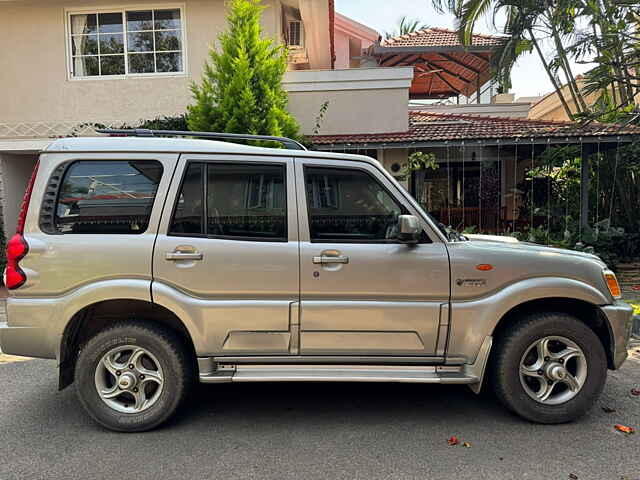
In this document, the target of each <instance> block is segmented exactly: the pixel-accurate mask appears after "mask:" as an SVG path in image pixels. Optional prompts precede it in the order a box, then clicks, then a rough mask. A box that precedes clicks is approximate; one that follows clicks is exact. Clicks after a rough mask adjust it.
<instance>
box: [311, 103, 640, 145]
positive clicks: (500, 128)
mask: <svg viewBox="0 0 640 480" xmlns="http://www.w3.org/2000/svg"><path fill="white" fill-rule="evenodd" d="M617 135H640V127H637V126H626V127H624V128H622V127H621V126H619V125H604V124H601V123H595V122H594V123H591V124H588V125H586V126H585V125H579V124H577V123H574V122H553V121H541V120H529V119H523V118H508V117H488V116H482V115H469V114H451V113H435V112H425V111H413V110H412V111H409V130H408V131H406V132H392V133H377V134H354V135H318V136H314V137H312V141H313V144H314V145H316V146H318V147H319V146H327V145H341V146H344V145H364V144H368V145H375V144H394V143H395V144H407V143H444V142H454V143H455V142H461V141H466V140H502V139H506V140H516V139H518V140H520V139H522V140H526V139H530V138H534V139H541V138H546V139H553V138H556V139H559V138H567V137H571V138H578V137H600V136H617Z"/></svg>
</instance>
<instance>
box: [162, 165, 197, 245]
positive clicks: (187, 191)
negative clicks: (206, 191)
mask: <svg viewBox="0 0 640 480" xmlns="http://www.w3.org/2000/svg"><path fill="white" fill-rule="evenodd" d="M203 170H204V165H203V164H201V163H191V164H190V165H189V167H188V168H187V173H186V174H185V176H184V179H183V181H182V187H181V188H180V195H178V202H177V204H176V206H175V210H174V214H173V221H172V222H171V228H170V229H169V233H172V234H176V235H181V234H186V235H189V234H203V233H204V222H203V219H204V203H203V201H202V198H203V196H204V195H203V191H202V186H203V183H202V171H203Z"/></svg>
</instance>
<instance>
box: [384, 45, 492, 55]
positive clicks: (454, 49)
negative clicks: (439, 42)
mask: <svg viewBox="0 0 640 480" xmlns="http://www.w3.org/2000/svg"><path fill="white" fill-rule="evenodd" d="M495 48H497V47H492V46H487V45H470V46H456V45H448V46H438V47H437V46H430V47H393V46H389V47H385V46H383V45H373V48H372V53H373V55H396V54H401V53H415V54H420V53H467V52H474V53H477V52H486V53H492V52H493V50H495Z"/></svg>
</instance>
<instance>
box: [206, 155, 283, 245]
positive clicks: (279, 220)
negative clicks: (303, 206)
mask: <svg viewBox="0 0 640 480" xmlns="http://www.w3.org/2000/svg"><path fill="white" fill-rule="evenodd" d="M285 185H286V184H285V170H284V166H276V165H257V164H254V165H248V164H247V165H239V164H216V163H210V164H208V166H207V234H208V235H213V236H218V237H224V238H238V239H262V240H276V241H286V239H287V215H286V208H287V205H286V189H285Z"/></svg>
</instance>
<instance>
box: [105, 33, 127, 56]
mask: <svg viewBox="0 0 640 480" xmlns="http://www.w3.org/2000/svg"><path fill="white" fill-rule="evenodd" d="M111 53H124V37H123V36H122V34H121V33H106V34H104V33H103V34H101V35H100V54H101V55H105V54H111Z"/></svg>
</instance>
